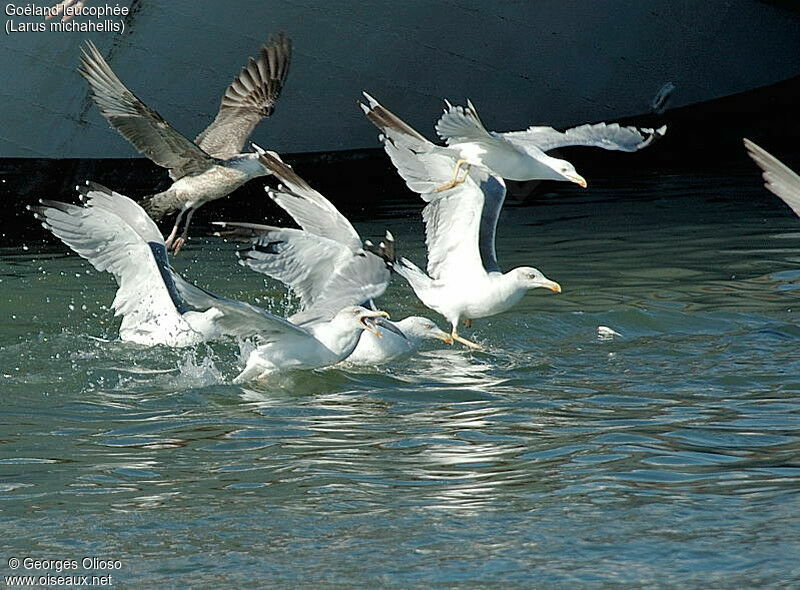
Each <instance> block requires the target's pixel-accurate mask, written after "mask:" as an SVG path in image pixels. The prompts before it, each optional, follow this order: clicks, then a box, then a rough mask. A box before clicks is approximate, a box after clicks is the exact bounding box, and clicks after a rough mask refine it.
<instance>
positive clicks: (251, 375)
mask: <svg viewBox="0 0 800 590" xmlns="http://www.w3.org/2000/svg"><path fill="white" fill-rule="evenodd" d="M78 190H79V192H80V195H81V201H82V204H81V205H73V204H70V203H60V202H56V201H49V200H42V201H41V204H40V205H39V206H34V207H30V209H31V210H32V211H33V212H34V215H35V216H36V218H37V219H39V220H40V221H41V222H42V225H43V226H44V227H45V228H46V229H48V230H50V231H51V232H53V234H55V235H56V237H58V238H59V239H60V240H61V241H63V242H64V243H65V244H66V245H67V246H69V247H70V248H71V249H72V250H74V251H75V252H76V253H77V254H78V255H80V256H81V257H83V258H85V259H86V260H88V261H89V263H90V264H91V265H92V266H94V268H96V269H97V270H99V271H107V272H110V273H111V274H112V275H113V276H114V278H115V279H116V281H117V284H118V285H119V288H118V289H117V293H116V296H115V297H114V302H113V304H112V307H113V309H114V310H115V314H116V315H121V316H122V324H121V326H120V331H119V335H120V340H123V341H129V342H136V343H139V344H143V345H148V346H154V345H158V344H164V345H167V346H175V347H179V346H192V345H195V344H198V343H200V342H204V341H207V340H212V339H217V338H220V337H222V336H225V335H229V336H235V337H238V338H254V339H255V340H256V342H257V343H258V346H257V347H256V349H255V350H253V352H251V354H250V356H249V358H248V360H247V364H246V367H245V369H244V370H243V371H242V372H241V374H239V376H238V377H236V379H235V380H234V381H235V382H237V383H238V382H243V381H249V380H252V379H259V378H264V377H266V376H267V375H269V374H270V373H274V372H277V371H283V370H287V369H314V368H319V367H326V366H329V365H333V364H336V363H338V362H340V361H341V360H342V359H344V358H346V357H347V356H348V355H349V354H350V353H351V352H353V350H354V349H355V347H356V345H357V344H358V340H359V337H360V335H361V332H362V331H363V330H369V331H371V332H376V333H377V331H378V328H377V325H378V324H379V323H380V322H381V321H383V318H384V317H386V316H387V314H386V313H385V312H382V311H374V310H368V309H365V308H363V307H358V306H347V307H343V308H342V309H340V310H339V311H338V312H337V313H336V314H334V315H332V316H331V317H330V318H328V319H326V320H309V321H306V322H305V323H304V325H302V326H299V325H296V324H294V323H292V322H289V321H287V320H285V319H284V318H281V317H278V316H276V315H273V314H271V313H268V312H267V311H264V310H263V309H259V308H257V307H255V306H253V305H250V304H248V303H244V302H240V301H234V300H232V299H227V298H224V297H219V296H217V295H213V294H212V293H209V292H207V291H205V290H203V289H200V288H199V287H196V286H195V285H192V284H191V283H189V282H187V281H185V280H184V279H183V278H181V277H180V276H179V275H178V274H176V273H175V272H174V271H173V270H172V268H170V266H169V262H168V259H167V248H166V244H165V243H164V239H163V238H162V236H161V233H160V232H159V231H158V227H156V225H155V223H153V221H152V219H150V217H148V215H147V213H145V211H144V209H142V208H141V207H140V206H139V205H138V204H137V203H136V202H134V201H132V200H131V199H129V198H128V197H125V196H124V195H121V194H119V193H116V192H113V191H111V190H109V189H107V188H105V187H103V186H100V185H98V184H94V183H87V184H86V185H85V186H81V187H78ZM199 310H201V311H199Z"/></svg>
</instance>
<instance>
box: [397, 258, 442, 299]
mask: <svg viewBox="0 0 800 590" xmlns="http://www.w3.org/2000/svg"><path fill="white" fill-rule="evenodd" d="M392 270H394V271H395V272H396V273H397V274H399V275H400V276H401V277H403V278H404V279H405V280H406V281H408V284H409V285H411V288H412V289H414V292H415V293H420V292H421V291H425V290H427V289H428V287H430V285H431V283H432V282H433V280H432V279H431V278H430V277H429V276H428V275H427V274H425V272H424V271H423V270H422V269H421V268H420V267H418V266H417V265H416V264H414V263H413V262H411V261H410V260H409V259H408V258H401V259H400V260H397V261H396V262H395V263H394V264H393V265H392Z"/></svg>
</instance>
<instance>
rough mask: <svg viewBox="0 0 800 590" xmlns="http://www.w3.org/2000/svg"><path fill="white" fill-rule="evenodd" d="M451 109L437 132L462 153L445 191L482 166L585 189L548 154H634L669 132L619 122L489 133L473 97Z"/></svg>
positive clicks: (506, 175)
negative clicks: (574, 150)
mask: <svg viewBox="0 0 800 590" xmlns="http://www.w3.org/2000/svg"><path fill="white" fill-rule="evenodd" d="M446 105H447V108H446V109H445V112H444V114H443V115H442V117H441V118H440V119H439V121H438V123H436V132H437V133H438V134H439V137H441V138H442V140H444V141H445V142H446V143H447V145H448V146H449V147H451V148H452V149H453V150H455V151H456V152H457V153H458V159H457V160H456V163H455V165H454V168H453V172H452V177H451V179H450V180H449V181H448V182H446V183H444V184H442V185H441V186H439V187H437V188H436V190H437V191H439V192H441V191H444V190H447V189H448V188H452V187H453V186H455V185H456V184H458V183H460V182H463V179H464V178H466V176H464V177H463V178H462V176H461V172H460V170H461V168H462V167H466V168H469V167H470V166H478V167H481V168H483V169H485V170H488V171H490V172H491V173H492V174H494V175H495V176H499V177H501V178H505V179H507V180H519V181H525V180H565V181H569V182H574V183H576V184H578V185H580V186H582V187H586V180H585V179H584V178H583V177H582V176H581V175H580V174H578V173H577V172H576V171H575V167H574V166H573V165H572V164H571V163H570V162H568V161H566V160H561V159H558V158H554V157H552V156H549V155H547V154H546V153H545V152H548V151H550V150H554V149H557V148H562V147H568V146H587V147H599V148H603V149H606V150H618V151H624V152H635V151H637V150H640V149H642V148H644V147H647V146H648V145H650V144H651V143H652V142H653V141H654V140H655V139H657V138H658V137H661V136H662V135H664V133H666V129H667V128H666V126H663V127H661V128H659V129H647V128H637V127H621V126H620V125H619V124H617V123H611V124H608V123H597V124H594V125H589V124H587V125H581V126H579V127H573V128H572V129H567V130H566V131H564V132H561V131H557V130H555V129H553V128H552V127H536V126H534V127H529V128H528V129H526V130H524V131H511V132H507V133H497V132H494V131H487V130H486V127H484V125H483V123H482V122H481V120H480V117H478V112H477V110H476V109H475V107H474V105H473V104H472V102H471V101H467V106H466V107H462V106H453V105H451V104H450V103H449V102H446Z"/></svg>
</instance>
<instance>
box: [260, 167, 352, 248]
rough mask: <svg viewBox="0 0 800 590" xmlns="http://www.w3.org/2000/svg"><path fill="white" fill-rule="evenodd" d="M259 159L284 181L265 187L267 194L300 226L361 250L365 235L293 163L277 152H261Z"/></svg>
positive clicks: (315, 233)
mask: <svg viewBox="0 0 800 590" xmlns="http://www.w3.org/2000/svg"><path fill="white" fill-rule="evenodd" d="M259 160H260V161H261V163H262V164H263V165H264V166H266V167H267V168H268V169H269V170H271V171H272V173H273V174H274V175H275V177H277V178H278V180H280V181H281V183H282V184H281V185H280V186H278V188H277V189H272V188H267V189H265V190H266V191H267V194H268V195H269V197H270V198H271V199H272V200H273V201H275V202H276V203H277V204H278V205H279V206H280V207H281V208H283V209H284V210H285V211H286V212H287V213H288V214H289V215H291V216H292V219H294V220H295V222H296V223H297V225H299V226H300V227H301V228H303V229H304V230H305V231H307V232H309V233H312V234H314V235H317V236H320V237H323V238H328V239H330V240H333V241H336V242H339V243H340V244H342V245H344V246H347V247H348V248H350V250H352V251H353V252H355V251H358V250H360V249H361V237H360V236H359V235H358V232H357V231H356V230H355V228H354V227H353V225H352V224H351V223H350V221H349V220H348V219H347V218H346V217H345V216H344V215H342V214H341V213H340V212H339V210H338V209H337V208H336V207H335V206H334V205H333V203H331V202H330V201H329V200H328V199H326V198H325V197H323V196H322V195H321V194H320V193H319V192H317V191H315V190H314V189H313V188H311V187H310V186H309V185H308V183H307V182H306V181H305V180H303V179H302V178H300V176H298V175H297V174H296V173H295V171H294V170H293V169H292V167H291V166H289V165H288V164H286V163H284V162H283V160H281V159H280V158H279V157H278V155H277V154H275V153H274V152H265V153H263V154H261V156H260V157H259Z"/></svg>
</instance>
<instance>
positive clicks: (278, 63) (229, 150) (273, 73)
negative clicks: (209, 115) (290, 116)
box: [195, 33, 292, 159]
mask: <svg viewBox="0 0 800 590" xmlns="http://www.w3.org/2000/svg"><path fill="white" fill-rule="evenodd" d="M291 59H292V42H291V40H290V39H289V37H287V36H286V35H284V34H283V33H279V34H278V35H276V36H274V37H271V38H270V39H269V41H267V43H266V44H265V45H264V46H263V47H262V48H261V52H260V54H259V56H258V58H256V59H253V58H252V57H251V58H249V59H248V61H247V64H246V65H245V66H244V68H242V71H241V72H240V73H239V75H238V76H237V77H236V78H235V79H234V80H233V82H231V84H230V86H228V88H227V89H226V90H225V94H224V95H223V97H222V101H221V103H220V107H219V111H218V112H217V116H216V117H215V118H214V121H212V123H211V124H210V125H209V126H208V127H207V128H206V129H205V130H204V131H203V132H202V133H201V134H200V135H198V136H197V138H196V139H195V142H196V143H197V145H199V146H200V147H201V148H202V149H204V150H205V151H206V152H208V153H209V154H211V155H212V156H214V157H216V158H221V159H228V158H231V157H233V156H236V155H237V154H239V153H240V152H241V151H242V148H243V147H244V144H245V143H246V142H247V139H248V138H249V137H250V134H251V133H252V132H253V129H255V127H256V125H258V124H259V123H260V122H261V120H262V119H264V118H265V117H269V116H270V115H271V114H272V113H273V112H274V111H275V104H276V103H277V101H278V97H279V96H280V94H281V90H282V89H283V86H284V84H285V83H286V76H287V75H288V73H289V64H290V63H291Z"/></svg>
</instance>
